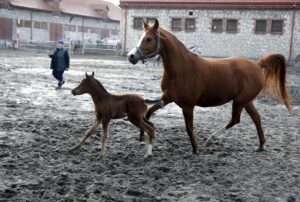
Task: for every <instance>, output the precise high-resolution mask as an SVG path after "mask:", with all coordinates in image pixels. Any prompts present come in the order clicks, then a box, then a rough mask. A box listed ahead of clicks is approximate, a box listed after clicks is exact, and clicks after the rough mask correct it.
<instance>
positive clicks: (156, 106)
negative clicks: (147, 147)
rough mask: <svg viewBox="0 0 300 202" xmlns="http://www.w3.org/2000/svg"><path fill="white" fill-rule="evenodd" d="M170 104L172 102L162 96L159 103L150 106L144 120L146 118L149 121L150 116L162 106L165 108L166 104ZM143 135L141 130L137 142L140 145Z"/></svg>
mask: <svg viewBox="0 0 300 202" xmlns="http://www.w3.org/2000/svg"><path fill="white" fill-rule="evenodd" d="M171 102H172V101H170V100H169V99H167V98H166V96H164V95H163V96H162V98H161V100H160V101H159V102H157V103H155V104H154V105H152V106H151V107H150V108H149V109H148V110H147V113H146V116H145V118H146V119H147V120H149V119H150V117H151V115H152V114H153V113H154V112H155V111H157V110H159V109H161V108H163V107H164V106H166V105H167V104H169V103H171ZM144 134H145V133H144V131H143V130H141V132H140V137H139V141H140V142H141V143H143V142H144Z"/></svg>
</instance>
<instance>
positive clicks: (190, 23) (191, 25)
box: [185, 19, 196, 31]
mask: <svg viewBox="0 0 300 202" xmlns="http://www.w3.org/2000/svg"><path fill="white" fill-rule="evenodd" d="M195 28H196V27H195V19H185V30H187V31H195Z"/></svg>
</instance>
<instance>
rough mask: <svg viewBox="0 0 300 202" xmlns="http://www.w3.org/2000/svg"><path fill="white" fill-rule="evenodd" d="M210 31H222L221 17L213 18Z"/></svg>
mask: <svg viewBox="0 0 300 202" xmlns="http://www.w3.org/2000/svg"><path fill="white" fill-rule="evenodd" d="M211 31H212V32H222V31H223V20H222V19H213V20H212V27H211Z"/></svg>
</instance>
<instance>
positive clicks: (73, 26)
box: [64, 25, 76, 32]
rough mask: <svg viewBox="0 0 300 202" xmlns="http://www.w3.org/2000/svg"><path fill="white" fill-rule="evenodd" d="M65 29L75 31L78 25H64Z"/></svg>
mask: <svg viewBox="0 0 300 202" xmlns="http://www.w3.org/2000/svg"><path fill="white" fill-rule="evenodd" d="M64 30H65V31H69V32H75V31H76V26H75V25H64Z"/></svg>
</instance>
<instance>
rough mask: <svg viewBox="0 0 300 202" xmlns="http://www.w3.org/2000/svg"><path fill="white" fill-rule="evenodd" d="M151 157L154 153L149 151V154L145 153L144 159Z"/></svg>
mask: <svg viewBox="0 0 300 202" xmlns="http://www.w3.org/2000/svg"><path fill="white" fill-rule="evenodd" d="M150 157H152V154H148V153H147V154H145V155H144V159H147V158H150Z"/></svg>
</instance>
